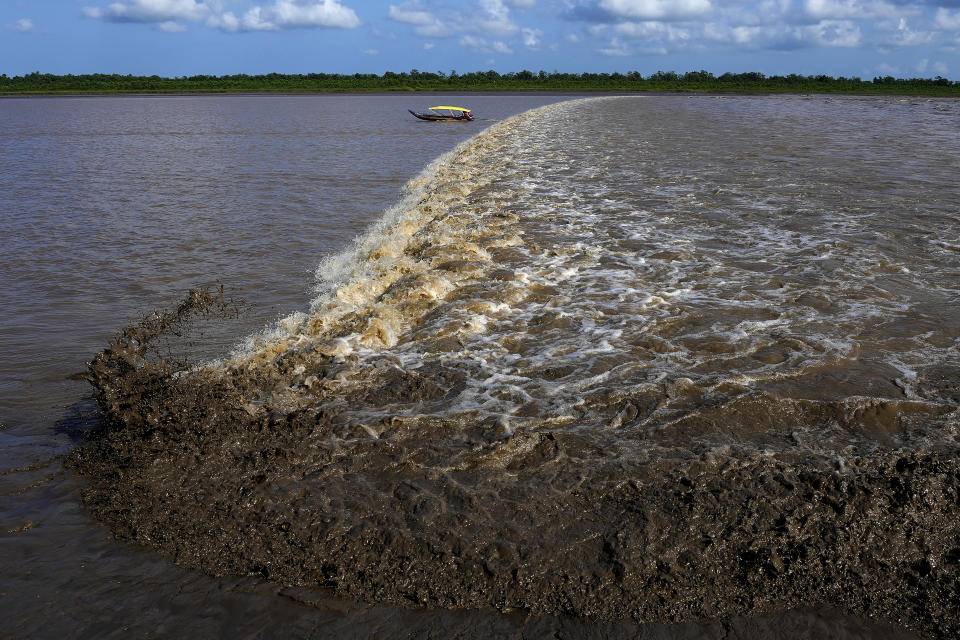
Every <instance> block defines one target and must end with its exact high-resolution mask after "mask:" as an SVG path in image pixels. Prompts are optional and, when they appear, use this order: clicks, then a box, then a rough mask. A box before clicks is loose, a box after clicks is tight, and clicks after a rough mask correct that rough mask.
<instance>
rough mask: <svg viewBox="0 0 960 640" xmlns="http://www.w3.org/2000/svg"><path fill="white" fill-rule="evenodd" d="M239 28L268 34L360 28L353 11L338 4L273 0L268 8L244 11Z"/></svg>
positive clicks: (324, 0)
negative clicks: (320, 28) (306, 29)
mask: <svg viewBox="0 0 960 640" xmlns="http://www.w3.org/2000/svg"><path fill="white" fill-rule="evenodd" d="M243 25H244V27H245V28H247V29H250V30H270V31H276V30H279V29H297V28H307V27H341V28H344V29H353V28H354V27H359V26H360V18H358V17H357V14H356V13H354V11H353V9H351V8H349V7H345V6H343V5H342V4H340V3H339V2H338V0H322V1H321V2H302V1H300V2H298V1H297V0H276V1H275V2H274V4H273V5H272V6H269V7H266V8H264V7H260V6H256V7H253V8H252V9H250V10H249V11H247V13H246V14H244V17H243Z"/></svg>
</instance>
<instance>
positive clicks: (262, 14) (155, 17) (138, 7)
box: [83, 0, 360, 31]
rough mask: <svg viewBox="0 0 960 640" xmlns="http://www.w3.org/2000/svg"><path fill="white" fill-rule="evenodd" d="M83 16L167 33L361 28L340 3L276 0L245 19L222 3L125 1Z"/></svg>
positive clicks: (250, 11) (251, 10) (256, 8)
mask: <svg viewBox="0 0 960 640" xmlns="http://www.w3.org/2000/svg"><path fill="white" fill-rule="evenodd" d="M83 12H84V13H85V14H86V15H87V16H88V17H90V18H96V19H99V20H107V21H109V22H147V23H156V24H158V28H160V29H161V30H164V31H176V30H183V28H185V27H183V25H182V24H181V23H182V22H201V21H203V22H205V23H206V24H207V25H208V26H211V27H216V28H219V29H223V30H225V31H277V30H280V29H294V28H311V27H340V28H344V29H352V28H354V27H358V26H360V19H359V18H358V17H357V14H356V13H355V12H354V11H353V9H351V8H349V7H346V6H344V5H342V4H340V0H274V2H273V4H271V5H268V6H260V5H255V6H252V7H250V8H249V9H248V10H247V11H246V12H245V13H244V14H243V17H242V18H238V17H237V16H236V15H235V14H234V13H233V12H232V11H223V9H222V3H221V2H220V1H219V0H207V1H206V2H204V1H203V0H122V1H120V2H113V3H111V4H109V5H107V6H106V7H103V8H101V7H84V8H83ZM174 25H176V26H174Z"/></svg>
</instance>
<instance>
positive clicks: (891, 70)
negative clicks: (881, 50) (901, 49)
mask: <svg viewBox="0 0 960 640" xmlns="http://www.w3.org/2000/svg"><path fill="white" fill-rule="evenodd" d="M877 73H879V74H880V75H883V76H899V75H900V68H899V67H894V66H892V65H889V64H887V63H886V62H881V63H880V64H878V65H877Z"/></svg>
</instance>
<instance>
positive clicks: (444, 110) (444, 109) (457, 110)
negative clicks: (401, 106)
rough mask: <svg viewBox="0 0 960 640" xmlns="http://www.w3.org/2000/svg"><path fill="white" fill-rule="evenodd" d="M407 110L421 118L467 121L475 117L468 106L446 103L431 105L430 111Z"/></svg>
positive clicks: (415, 116)
mask: <svg viewBox="0 0 960 640" xmlns="http://www.w3.org/2000/svg"><path fill="white" fill-rule="evenodd" d="M407 111H409V112H410V113H412V114H413V117H414V118H420V119H421V120H461V121H464V122H466V121H468V120H473V117H474V116H473V113H472V112H471V111H470V109H467V108H466V107H449V106H446V105H439V106H436V107H430V109H429V112H428V113H417V112H416V111H414V110H413V109H407Z"/></svg>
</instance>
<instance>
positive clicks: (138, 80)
mask: <svg viewBox="0 0 960 640" xmlns="http://www.w3.org/2000/svg"><path fill="white" fill-rule="evenodd" d="M359 91H676V92H719V93H724V92H732V93H856V94H908V95H960V82H951V81H950V80H948V79H946V78H941V77H940V76H937V77H936V78H909V79H907V78H894V77H892V76H885V77H876V78H873V79H872V80H862V79H860V78H845V77H842V76H841V77H839V78H834V77H832V76H827V75H816V76H804V75H797V74H790V75H787V76H778V75H774V76H767V75H764V74H762V73H758V72H755V71H753V72H748V73H724V74H722V75H719V76H718V75H714V74H712V73H710V72H709V71H689V72H687V73H683V74H680V73H676V72H674V71H657V72H656V73H654V74H651V75H649V76H643V75H641V74H640V73H639V72H637V71H630V72H628V73H618V72H615V73H560V72H558V71H554V72H553V73H547V72H546V71H540V72H533V71H527V70H523V71H517V72H511V73H503V74H501V73H497V72H496V71H472V72H470V73H462V74H460V73H457V72H456V71H451V72H449V73H445V72H443V71H438V72H436V73H432V72H429V71H419V70H417V69H413V70H411V71H402V72H399V73H395V72H393V71H387V72H386V73H384V74H383V75H377V74H374V73H354V74H352V75H350V74H335V73H306V74H282V73H268V74H265V75H247V74H235V75H226V76H209V75H198V76H183V77H177V78H163V77H160V76H133V75H119V74H103V73H94V74H84V75H73V74H69V75H53V74H50V73H39V72H34V73H28V74H25V75H22V76H13V77H8V76H7V75H6V74H2V75H0V94H29V93H237V92H359Z"/></svg>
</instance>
